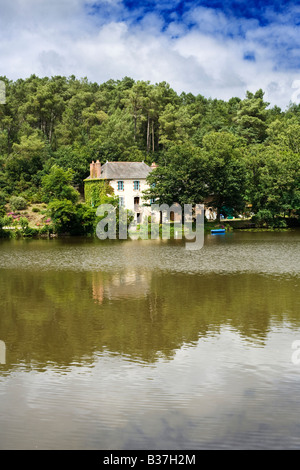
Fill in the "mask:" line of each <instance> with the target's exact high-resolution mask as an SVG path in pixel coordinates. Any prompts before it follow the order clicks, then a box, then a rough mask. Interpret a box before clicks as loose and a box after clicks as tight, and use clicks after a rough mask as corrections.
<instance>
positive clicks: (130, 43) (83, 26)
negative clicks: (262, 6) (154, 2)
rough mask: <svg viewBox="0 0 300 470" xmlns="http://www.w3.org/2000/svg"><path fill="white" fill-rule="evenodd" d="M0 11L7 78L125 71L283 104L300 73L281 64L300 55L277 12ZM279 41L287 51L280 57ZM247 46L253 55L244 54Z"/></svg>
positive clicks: (56, 6) (97, 7) (1, 68)
mask: <svg viewBox="0 0 300 470" xmlns="http://www.w3.org/2000/svg"><path fill="white" fill-rule="evenodd" d="M0 9H1V16H0V31H1V32H0V39H1V43H0V75H6V76H7V77H8V78H10V79H13V80H15V79H17V78H25V77H27V76H29V75H31V74H32V73H36V74H37V75H39V76H45V75H48V76H49V75H66V76H69V75H72V74H74V75H76V76H77V77H79V78H80V77H84V76H86V77H88V79H89V80H91V81H97V82H99V83H101V82H103V81H106V80H108V79H109V78H113V79H121V78H123V77H124V76H130V77H132V78H134V79H136V80H138V79H142V80H150V81H151V82H154V83H155V82H159V81H167V82H168V83H169V84H170V85H171V86H172V87H173V88H174V89H175V90H176V91H178V92H181V91H186V92H192V93H194V94H202V95H204V96H207V97H208V96H211V97H213V98H222V99H229V98H231V97H232V96H240V97H241V98H243V97H244V96H245V93H246V90H247V89H249V90H251V91H255V90H257V89H258V88H263V89H264V91H265V92H266V99H267V100H269V101H270V102H271V103H272V104H277V105H279V106H281V107H283V108H285V106H286V105H287V104H288V103H289V101H290V99H291V98H292V96H293V93H294V91H295V90H294V89H293V88H292V83H293V81H294V80H297V79H299V78H300V71H299V72H298V69H297V68H296V67H294V69H291V70H288V69H287V70H286V71H285V70H284V69H280V67H279V66H280V63H281V62H282V63H283V64H287V63H288V62H289V61H291V62H293V64H294V65H295V64H296V63H297V62H296V61H300V57H299V50H298V49H297V48H296V47H295V46H296V45H297V43H298V42H299V39H298V37H299V34H298V28H297V27H296V26H295V25H291V23H290V22H289V23H284V22H282V23H280V22H279V20H278V18H277V20H276V19H274V23H272V24H270V25H267V26H265V27H264V28H260V27H259V25H258V22H257V21H256V20H243V19H242V20H239V21H238V20H237V19H235V18H234V17H231V18H228V17H226V16H225V14H224V13H220V12H216V11H215V10H213V9H210V8H203V7H198V8H195V9H193V10H191V11H190V12H189V13H187V14H185V15H184V16H183V17H182V19H181V20H180V21H179V20H178V15H176V14H174V15H173V18H174V20H173V22H172V23H170V24H169V25H166V24H165V21H164V17H163V16H162V14H159V12H158V11H152V12H150V13H148V14H146V15H144V17H143V19H142V20H141V21H139V22H137V21H135V19H136V17H132V16H131V14H130V12H129V11H127V10H126V9H125V8H124V6H123V4H122V2H121V1H120V0H101V1H100V0H98V1H96V0H95V1H92V0H55V1H52V2H48V1H45V0H15V1H14V2H11V1H8V0H2V1H1V7H0ZM137 10H138V9H137ZM142 13H143V12H142V10H139V11H138V12H137V13H136V14H142ZM288 15H289V21H291V20H290V19H291V17H292V13H291V12H289V13H288ZM270 16H271V13H270ZM285 19H287V16H285ZM275 20H276V23H275ZM191 23H193V26H192V27H191V26H190V25H191ZM282 43H283V44H284V47H286V48H287V49H290V55H289V56H286V57H282V58H281V62H280V60H279V59H280V53H282V49H279V47H280V45H282ZM292 45H294V46H292ZM291 47H292V49H291ZM249 51H250V52H251V54H252V55H253V59H254V57H255V61H254V60H252V61H247V60H245V59H244V56H245V55H247V54H249ZM278 64H279V66H278Z"/></svg>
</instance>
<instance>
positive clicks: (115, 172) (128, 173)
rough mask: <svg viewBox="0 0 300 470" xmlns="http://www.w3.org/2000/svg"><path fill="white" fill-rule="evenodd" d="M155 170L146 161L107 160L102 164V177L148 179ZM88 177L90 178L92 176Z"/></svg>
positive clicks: (111, 178) (110, 178)
mask: <svg viewBox="0 0 300 470" xmlns="http://www.w3.org/2000/svg"><path fill="white" fill-rule="evenodd" d="M152 170H153V168H151V167H150V166H148V165H146V163H144V162H106V163H105V164H104V165H101V177H100V178H101V179H109V180H124V179H146V178H147V176H148V175H149V173H150V172H151V171H152ZM86 179H90V176H89V177H88V178H86Z"/></svg>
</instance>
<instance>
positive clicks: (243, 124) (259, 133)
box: [234, 89, 269, 143]
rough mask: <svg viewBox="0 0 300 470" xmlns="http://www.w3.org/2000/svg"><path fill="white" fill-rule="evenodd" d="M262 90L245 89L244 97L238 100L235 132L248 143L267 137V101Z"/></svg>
mask: <svg viewBox="0 0 300 470" xmlns="http://www.w3.org/2000/svg"><path fill="white" fill-rule="evenodd" d="M263 97H264V92H263V91H262V90H261V89H260V90H258V91H257V92H256V93H254V94H253V93H251V92H250V91H247V93H246V99H244V100H242V101H240V103H239V107H238V110H237V113H236V116H235V118H234V122H235V124H236V132H237V133H238V134H239V135H240V136H242V137H244V138H245V139H246V141H247V142H248V143H256V142H263V141H264V140H265V138H266V137H267V133H266V130H267V122H266V121H267V111H266V108H267V106H268V105H269V103H266V102H265V101H264V99H263Z"/></svg>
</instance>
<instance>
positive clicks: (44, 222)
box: [0, 204, 300, 239]
mask: <svg viewBox="0 0 300 470" xmlns="http://www.w3.org/2000/svg"><path fill="white" fill-rule="evenodd" d="M92 225H93V224H92ZM94 225H95V227H94V231H92V232H91V233H88V234H87V235H85V236H87V237H94V236H95V237H96V225H97V221H96V219H95V224H94ZM299 227H300V220H299V218H296V217H291V218H288V217H285V218H283V217H277V218H276V219H274V220H272V221H269V222H268V223H267V222H265V221H263V222H262V221H259V222H258V221H257V220H255V217H252V218H247V219H241V218H236V219H222V220H221V221H220V222H219V221H216V220H214V221H207V220H205V224H204V233H205V234H209V233H210V232H211V230H216V229H224V230H225V231H226V232H232V231H240V230H243V231H274V230H276V231H277V230H290V229H294V228H299ZM165 228H166V225H164V229H165ZM167 228H168V227H167ZM164 229H163V226H162V225H160V226H159V234H160V236H162V237H163V236H164V231H163V230H164ZM136 230H137V235H140V236H141V237H142V234H144V232H145V230H146V232H147V233H148V238H150V237H151V223H149V224H148V228H147V227H146V226H142V227H141V226H139V225H138V226H137V227H136ZM195 230H196V225H195V223H194V224H193V231H195ZM169 231H170V238H171V239H173V238H174V239H176V238H183V237H184V227H182V226H181V225H180V224H176V223H174V222H170V224H169ZM186 233H187V232H186ZM66 236H75V235H71V234H69V233H57V231H56V229H55V224H54V223H53V221H52V220H51V218H50V217H49V214H48V211H47V205H46V204H34V205H30V206H28V207H27V208H26V209H24V210H19V211H9V208H8V209H7V212H6V215H5V216H4V218H3V219H2V228H1V227H0V238H57V237H60V238H62V237H66Z"/></svg>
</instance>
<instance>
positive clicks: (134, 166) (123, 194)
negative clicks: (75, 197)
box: [85, 160, 157, 222]
mask: <svg viewBox="0 0 300 470" xmlns="http://www.w3.org/2000/svg"><path fill="white" fill-rule="evenodd" d="M156 166H157V165H156V164H155V163H153V164H152V165H151V166H149V165H147V164H146V163H144V162H106V163H105V164H104V165H101V163H100V162H99V160H97V161H96V162H92V163H91V164H90V175H89V176H88V178H86V180H85V181H86V182H89V181H90V180H93V181H97V180H106V181H108V182H109V184H110V186H111V187H112V188H113V190H114V194H115V196H118V198H119V203H120V206H121V207H124V208H125V209H128V210H130V211H132V212H133V214H134V220H135V221H136V222H142V221H143V219H144V217H145V216H149V215H151V208H150V207H149V206H147V204H150V203H151V202H152V201H145V200H143V191H145V190H146V189H149V184H148V183H147V181H146V178H147V176H148V175H149V173H150V172H151V171H152V170H153V169H155V168H156Z"/></svg>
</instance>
